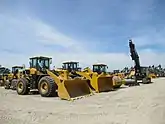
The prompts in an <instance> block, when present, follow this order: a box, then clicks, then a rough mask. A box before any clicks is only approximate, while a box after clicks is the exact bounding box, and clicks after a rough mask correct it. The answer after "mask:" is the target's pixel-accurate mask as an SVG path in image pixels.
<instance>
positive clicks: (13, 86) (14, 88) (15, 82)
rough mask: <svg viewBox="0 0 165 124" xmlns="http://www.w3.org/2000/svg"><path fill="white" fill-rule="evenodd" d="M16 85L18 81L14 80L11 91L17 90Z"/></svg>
mask: <svg viewBox="0 0 165 124" xmlns="http://www.w3.org/2000/svg"><path fill="white" fill-rule="evenodd" d="M16 85H17V79H13V80H12V81H11V89H12V90H16Z"/></svg>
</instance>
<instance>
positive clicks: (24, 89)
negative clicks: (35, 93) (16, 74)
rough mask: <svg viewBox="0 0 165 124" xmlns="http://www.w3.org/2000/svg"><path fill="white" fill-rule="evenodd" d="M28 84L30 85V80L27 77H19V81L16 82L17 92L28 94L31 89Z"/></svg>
mask: <svg viewBox="0 0 165 124" xmlns="http://www.w3.org/2000/svg"><path fill="white" fill-rule="evenodd" d="M28 85H29V81H28V80H27V79H26V78H20V79H18V82H17V84H16V90H17V93H18V94H19V95H27V94H28V93H29V91H30V89H29V87H28Z"/></svg>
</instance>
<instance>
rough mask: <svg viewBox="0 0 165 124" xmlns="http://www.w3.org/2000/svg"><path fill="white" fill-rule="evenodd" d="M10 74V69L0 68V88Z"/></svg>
mask: <svg viewBox="0 0 165 124" xmlns="http://www.w3.org/2000/svg"><path fill="white" fill-rule="evenodd" d="M8 74H10V69H8V68H6V67H0V86H4V85H5V81H6V78H7V76H8Z"/></svg>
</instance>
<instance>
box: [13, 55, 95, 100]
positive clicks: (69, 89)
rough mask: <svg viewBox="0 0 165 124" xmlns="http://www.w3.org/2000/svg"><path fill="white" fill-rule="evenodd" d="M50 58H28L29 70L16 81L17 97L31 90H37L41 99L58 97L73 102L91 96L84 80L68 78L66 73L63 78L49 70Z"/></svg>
mask: <svg viewBox="0 0 165 124" xmlns="http://www.w3.org/2000/svg"><path fill="white" fill-rule="evenodd" d="M51 63H52V58H49V57H44V56H37V57H32V58H30V68H27V69H25V71H24V72H23V78H20V79H18V81H17V85H16V90H17V93H18V94H19V95H26V94H28V93H29V92H30V91H31V90H36V89H37V90H38V91H39V94H40V95H41V96H42V97H50V96H55V95H58V96H59V97H60V98H61V99H65V100H75V99H79V98H82V97H86V96H90V95H93V93H92V90H91V89H90V87H89V86H88V84H87V80H86V79H72V78H69V75H68V73H67V71H64V70H63V71H62V72H63V76H61V74H60V73H59V71H56V70H55V69H53V70H50V64H51Z"/></svg>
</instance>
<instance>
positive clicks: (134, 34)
mask: <svg viewBox="0 0 165 124" xmlns="http://www.w3.org/2000/svg"><path fill="white" fill-rule="evenodd" d="M164 4H165V2H163V1H160V0H145V1H143V0H138V1H137V0H127V1H123V0H35V1H34V0H15V1H13V0H1V1H0V42H1V44H3V45H2V46H1V49H0V56H1V57H2V58H4V59H3V60H2V62H1V63H2V64H3V65H6V66H12V65H13V64H23V63H25V64H26V65H27V66H28V58H29V57H31V56H35V55H41V54H42V55H46V56H52V57H53V62H54V65H56V66H61V65H60V63H61V62H62V61H66V60H76V61H80V65H81V66H83V67H85V66H90V65H91V64H93V63H97V62H99V63H106V64H108V65H109V68H110V69H116V68H123V67H124V66H131V65H132V64H133V62H132V61H131V59H130V57H129V48H128V40H129V38H132V39H133V40H134V42H135V44H136V46H137V50H138V52H139V54H140V59H141V63H142V64H144V65H149V64H159V63H160V64H163V63H164V60H165V59H163V58H165V50H164V47H165V41H164V37H165V35H164V33H165V28H164V25H165V24H164V23H165V22H164V19H165V17H164V13H163V12H164V11H165V10H164V7H163V6H164ZM11 60H12V61H11ZM157 60H159V62H158V61H157Z"/></svg>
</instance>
